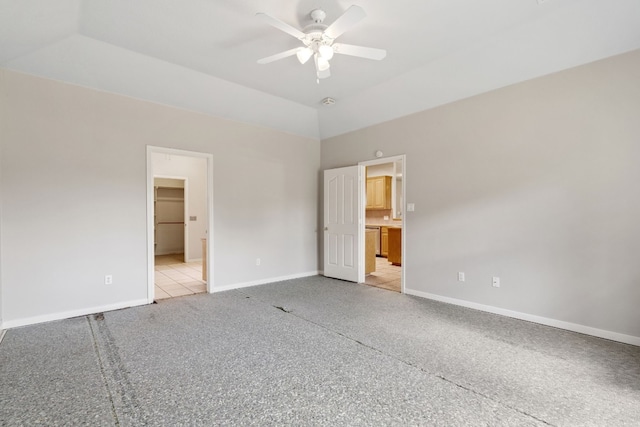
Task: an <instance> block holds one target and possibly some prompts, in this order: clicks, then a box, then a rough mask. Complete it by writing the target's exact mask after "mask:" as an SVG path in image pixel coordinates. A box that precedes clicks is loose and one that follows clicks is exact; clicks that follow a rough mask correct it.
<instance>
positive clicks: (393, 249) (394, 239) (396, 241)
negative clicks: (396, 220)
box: [387, 227, 402, 265]
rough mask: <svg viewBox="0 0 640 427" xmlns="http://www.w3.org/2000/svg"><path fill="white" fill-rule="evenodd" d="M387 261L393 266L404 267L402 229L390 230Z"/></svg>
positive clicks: (392, 228)
mask: <svg viewBox="0 0 640 427" xmlns="http://www.w3.org/2000/svg"><path fill="white" fill-rule="evenodd" d="M388 245H389V247H388V254H389V255H388V256H387V260H388V261H389V262H390V263H391V264H393V265H402V228H398V227H391V228H389V238H388Z"/></svg>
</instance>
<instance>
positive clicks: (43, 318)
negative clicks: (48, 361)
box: [2, 298, 148, 329]
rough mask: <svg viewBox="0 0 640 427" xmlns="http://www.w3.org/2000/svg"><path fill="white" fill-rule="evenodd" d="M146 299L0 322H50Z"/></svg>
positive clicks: (13, 325) (7, 326)
mask: <svg viewBox="0 0 640 427" xmlns="http://www.w3.org/2000/svg"><path fill="white" fill-rule="evenodd" d="M147 304H148V303H147V300H146V298H145V299H139V300H134V301H128V302H120V303H116V304H108V305H102V306H97V307H92V308H82V309H78V310H70V311H62V312H59V313H52V314H45V315H43V316H34V317H25V318H22V319H16V320H9V321H7V322H4V323H3V324H2V328H3V329H10V328H17V327H19V326H28V325H35V324H37V323H45V322H51V321H54V320H64V319H70V318H72V317H79V316H86V315H89V314H95V313H102V312H105V311H113V310H121V309H123V308H130V307H137V306H140V305H147Z"/></svg>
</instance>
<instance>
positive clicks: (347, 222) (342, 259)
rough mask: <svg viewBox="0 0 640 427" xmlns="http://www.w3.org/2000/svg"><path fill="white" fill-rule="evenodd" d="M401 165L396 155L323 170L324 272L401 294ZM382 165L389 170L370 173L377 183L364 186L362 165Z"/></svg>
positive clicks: (403, 195)
mask: <svg viewBox="0 0 640 427" xmlns="http://www.w3.org/2000/svg"><path fill="white" fill-rule="evenodd" d="M405 164H406V156H405V155H401V156H395V157H388V158H384V159H382V158H381V159H377V160H371V161H365V162H360V163H359V164H358V165H356V166H349V167H343V168H337V169H327V170H325V171H324V198H323V200H324V208H323V210H324V213H323V216H324V251H323V252H324V254H323V255H324V264H323V267H324V270H323V274H324V275H325V276H327V277H332V278H336V279H342V280H347V281H352V282H358V283H365V284H370V285H385V286H378V287H382V288H385V289H390V288H391V287H393V290H395V291H396V292H401V293H404V292H405V280H404V279H405V274H404V272H405V270H404V267H405V262H404V258H405V246H406V245H405V241H406V238H405V236H406V233H407V231H406V230H407V227H406V223H405V221H404V212H405V200H406V180H405V179H404V174H405ZM382 165H386V166H388V167H389V168H390V170H391V172H390V173H384V174H382V173H378V174H377V176H374V173H373V172H372V174H371V178H372V179H376V178H378V177H381V178H378V179H376V181H378V180H379V181H381V182H382V183H379V182H377V183H375V185H374V186H367V179H366V177H367V172H366V168H371V169H370V170H371V171H373V170H375V169H376V168H382V167H383V166H382ZM374 188H375V189H376V190H375V191H374ZM377 191H382V194H374V193H376V192H377ZM372 204H373V206H372ZM370 211H371V212H372V215H369V216H376V215H377V216H376V217H375V218H369V220H367V216H368V215H367V212H370ZM374 214H375V215H374ZM385 217H386V218H385ZM371 228H377V230H376V231H375V232H374V230H371ZM374 236H379V237H374ZM376 240H377V241H376ZM389 250H390V251H391V252H390V253H389ZM367 276H369V283H367V280H366V278H367Z"/></svg>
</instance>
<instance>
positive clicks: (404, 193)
mask: <svg viewBox="0 0 640 427" xmlns="http://www.w3.org/2000/svg"><path fill="white" fill-rule="evenodd" d="M399 160H402V171H401V172H402V231H401V232H400V235H401V238H400V240H401V242H400V246H401V249H400V251H401V252H402V254H401V258H400V259H401V260H402V263H401V266H400V269H401V270H400V293H403V294H404V293H406V292H407V289H406V286H405V277H406V273H405V272H406V266H407V256H406V255H405V254H406V253H407V251H406V245H407V176H406V175H407V155H406V154H400V155H398V156H392V157H384V158H380V159H375V160H366V161H363V162H358V165H359V166H362V167H367V166H373V165H383V164H385V163H396V162H397V161H399ZM394 169H395V166H394ZM363 181H364V182H363V183H362V188H363V189H364V195H363V196H362V200H363V202H362V203H363V205H362V208H361V209H362V210H361V212H362V213H363V215H364V221H363V224H362V229H363V234H364V228H365V227H366V222H367V221H366V205H365V204H364V199H365V197H366V194H367V189H366V183H367V174H366V173H365V174H364V180H363ZM394 185H395V184H394ZM394 206H395V201H394ZM392 211H393V212H395V207H394V208H393V210H392ZM363 241H364V237H363ZM361 248H362V250H361V252H362V253H361V254H360V259H361V260H362V261H361V262H362V263H364V256H365V253H364V243H363V244H362V246H361ZM363 265H364V264H363Z"/></svg>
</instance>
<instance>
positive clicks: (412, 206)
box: [407, 203, 416, 212]
mask: <svg viewBox="0 0 640 427" xmlns="http://www.w3.org/2000/svg"><path fill="white" fill-rule="evenodd" d="M415 210H416V205H415V203H407V212H413V211H415Z"/></svg>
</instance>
